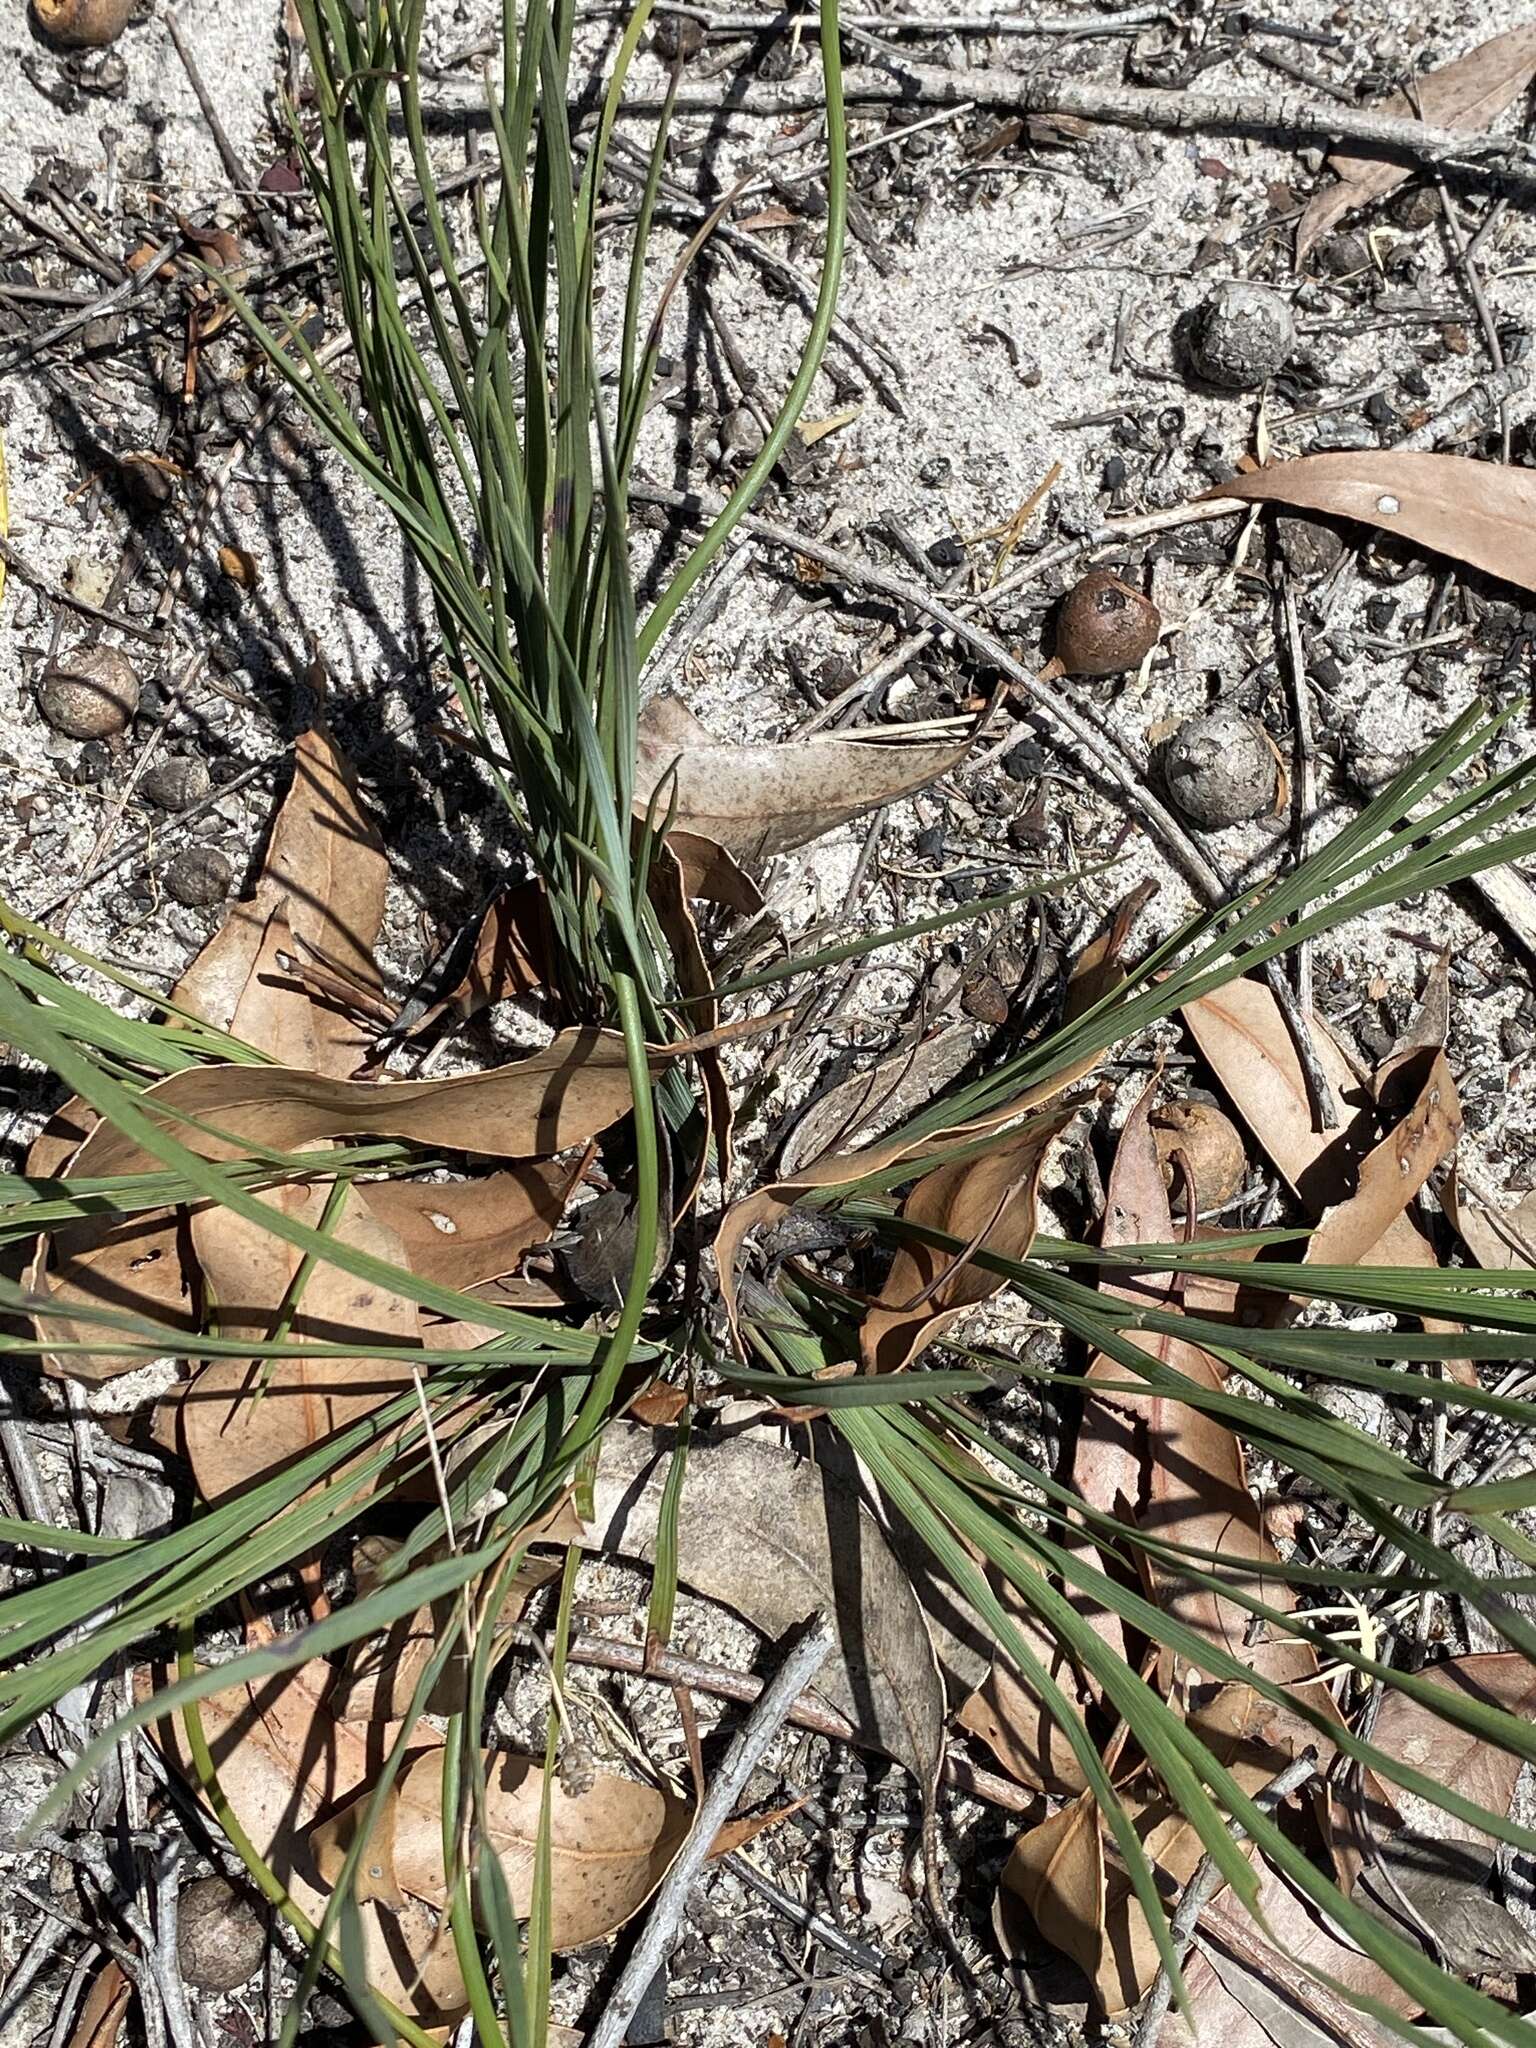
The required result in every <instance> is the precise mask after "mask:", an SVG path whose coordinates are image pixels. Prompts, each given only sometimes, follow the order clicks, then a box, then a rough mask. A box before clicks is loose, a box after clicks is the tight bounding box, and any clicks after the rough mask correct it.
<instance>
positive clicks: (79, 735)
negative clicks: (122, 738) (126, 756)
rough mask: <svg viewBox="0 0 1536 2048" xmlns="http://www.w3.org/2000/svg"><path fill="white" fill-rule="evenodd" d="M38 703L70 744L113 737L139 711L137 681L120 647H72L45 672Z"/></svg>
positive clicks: (38, 689) (40, 684)
mask: <svg viewBox="0 0 1536 2048" xmlns="http://www.w3.org/2000/svg"><path fill="white" fill-rule="evenodd" d="M37 705H38V709H39V710H40V711H41V712H42V714H43V716H44V718H46V719H47V721H48V723H49V724H50V725H51V726H52V727H53V729H54V731H55V732H62V733H65V734H67V735H68V737H69V738H70V739H72V740H110V739H115V738H116V737H117V735H118V734H119V733H120V732H122V731H124V730H125V729H126V727H127V724H128V721H129V719H130V718H132V716H133V714H134V713H135V711H137V710H138V708H139V679H138V676H137V675H136V674H135V672H134V668H133V664H132V663H131V662H130V661H129V659H128V657H127V655H126V654H124V653H123V652H122V650H121V649H120V648H117V647H73V648H70V649H69V650H68V652H67V653H64V654H61V655H60V656H59V657H58V659H57V660H56V661H54V662H50V664H49V665H48V667H47V668H46V669H45V670H44V671H43V676H42V680H41V681H40V682H39V684H38V686H37Z"/></svg>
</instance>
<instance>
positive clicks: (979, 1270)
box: [859, 1108, 1077, 1372]
mask: <svg viewBox="0 0 1536 2048" xmlns="http://www.w3.org/2000/svg"><path fill="white" fill-rule="evenodd" d="M1076 1114H1077V1111H1076V1109H1075V1108H1070V1109H1053V1110H1047V1111H1046V1112H1045V1113H1044V1114H1043V1115H1041V1116H1035V1117H1030V1118H1028V1119H1027V1120H1026V1121H1025V1122H1024V1123H1022V1124H1018V1125H1016V1126H1015V1127H1014V1128H1013V1129H1011V1130H1009V1131H1007V1132H1005V1133H1004V1134H1003V1135H1002V1136H1001V1137H999V1138H997V1139H995V1140H993V1141H992V1143H991V1144H989V1145H988V1147H987V1149H986V1150H985V1151H984V1152H982V1153H980V1154H979V1155H973V1156H972V1157H970V1158H968V1159H959V1160H954V1161H952V1162H951V1163H949V1164H948V1165H944V1166H938V1167H935V1168H934V1170H933V1171H932V1172H931V1173H926V1174H924V1176H923V1178H922V1179H921V1180H920V1181H919V1182H918V1183H917V1185H916V1187H914V1188H913V1189H912V1191H911V1193H910V1194H909V1195H908V1196H907V1197H906V1199H905V1200H904V1201H903V1203H902V1205H901V1215H902V1219H903V1221H905V1222H908V1223H912V1224H915V1225H918V1226H920V1227H921V1228H923V1229H927V1230H937V1231H943V1232H944V1233H945V1234H946V1235H947V1236H950V1237H957V1238H959V1239H960V1241H961V1243H962V1245H963V1246H964V1247H965V1249H964V1250H963V1251H961V1252H958V1253H955V1252H948V1251H939V1250H938V1249H937V1248H936V1247H934V1246H933V1245H928V1244H920V1243H916V1242H903V1243H902V1244H901V1245H899V1246H898V1248H897V1252H896V1256H895V1258H894V1259H893V1260H892V1262H891V1269H890V1272H889V1273H888V1274H887V1275H886V1278H885V1283H884V1285H883V1286H882V1287H881V1289H880V1293H879V1297H878V1298H877V1300H876V1301H875V1302H874V1303H872V1305H871V1306H870V1308H869V1309H868V1310H867V1312H866V1313H865V1317H864V1321H863V1324H862V1326H861V1328H860V1330H859V1356H860V1361H861V1363H862V1366H863V1369H864V1371H865V1372H903V1371H905V1370H906V1368H907V1367H908V1366H909V1365H912V1364H913V1363H914V1362H915V1361H916V1360H917V1359H918V1358H919V1357H921V1355H922V1353H923V1352H924V1351H925V1350H926V1349H927V1347H928V1346H929V1345H930V1344H932V1343H934V1342H935V1341H936V1340H937V1339H938V1338H939V1337H941V1336H942V1335H943V1333H944V1331H945V1330H946V1329H947V1328H948V1327H949V1325H950V1324H951V1323H953V1322H954V1321H955V1319H956V1317H958V1316H961V1315H963V1314H964V1313H965V1311H966V1310H967V1309H969V1308H975V1307H976V1306H977V1305H978V1304H979V1303H981V1302H984V1301H990V1300H991V1298H992V1297H993V1296H994V1295H995V1294H998V1293H1000V1292H1001V1291H1002V1289H1003V1288H1004V1287H1005V1286H1006V1285H1007V1282H1006V1281H1005V1280H1004V1279H1003V1277H1002V1276H1001V1275H1000V1274H998V1273H993V1272H989V1271H987V1270H986V1268H984V1267H982V1266H979V1265H978V1264H977V1263H976V1256H975V1255H976V1253H978V1252H991V1253H994V1254H996V1255H997V1256H999V1257H1001V1258H1009V1259H1022V1258H1025V1257H1027V1256H1028V1253H1029V1248H1030V1246H1031V1245H1032V1244H1033V1243H1034V1238H1035V1216H1036V1195H1037V1191H1038V1188H1039V1183H1040V1173H1041V1169H1042V1168H1043V1167H1044V1165H1045V1158H1046V1154H1047V1152H1048V1151H1049V1149H1050V1145H1051V1141H1052V1140H1053V1139H1054V1138H1056V1137H1058V1136H1059V1135H1060V1133H1061V1132H1062V1131H1063V1130H1064V1129H1065V1128H1066V1126H1067V1125H1068V1124H1069V1123H1070V1122H1071V1121H1072V1119H1073V1117H1074V1116H1075V1115H1076Z"/></svg>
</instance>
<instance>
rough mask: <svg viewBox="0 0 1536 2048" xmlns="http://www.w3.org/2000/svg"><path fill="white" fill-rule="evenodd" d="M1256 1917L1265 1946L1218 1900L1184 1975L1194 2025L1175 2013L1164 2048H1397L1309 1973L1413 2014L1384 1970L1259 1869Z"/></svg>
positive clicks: (1248, 1921)
mask: <svg viewBox="0 0 1536 2048" xmlns="http://www.w3.org/2000/svg"><path fill="white" fill-rule="evenodd" d="M1259 1911H1260V1912H1261V1913H1262V1914H1263V1916H1264V1917H1263V1926H1264V1928H1265V1929H1267V1930H1268V1933H1269V1935H1270V1937H1271V1938H1270V1939H1268V1940H1266V1939H1265V1936H1264V1933H1263V1932H1261V1930H1260V1924H1259V1922H1258V1921H1257V1920H1256V1919H1254V1918H1253V1917H1251V1916H1250V1914H1249V1912H1248V1909H1247V1908H1246V1907H1244V1906H1240V1905H1236V1904H1233V1903H1230V1902H1228V1901H1222V1900H1218V1901H1216V1902H1215V1903H1214V1904H1212V1905H1211V1906H1210V1907H1209V1908H1208V1909H1207V1910H1206V1911H1205V1912H1204V1913H1202V1915H1201V1925H1202V1932H1201V1936H1200V1940H1199V1944H1198V1948H1197V1951H1196V1952H1195V1953H1194V1954H1192V1955H1191V1956H1190V1958H1189V1963H1188V1967H1187V1970H1186V1982H1187V1984H1188V1987H1189V1992H1190V2007H1191V2022H1192V2024H1190V2025H1187V2024H1186V2023H1185V2022H1184V2020H1182V2019H1181V2018H1180V2016H1179V2015H1178V2014H1177V2013H1176V2012H1171V2013H1169V2014H1168V2016H1167V2018H1166V2019H1165V2020H1164V2022H1163V2029H1162V2033H1161V2035H1160V2036H1159V2042H1158V2048H1210V2044H1211V2043H1212V2042H1215V2043H1218V2044H1219V2048H1392V2044H1395V2043H1396V2041H1397V2039H1398V2036H1397V2035H1395V2034H1389V2033H1388V2032H1387V2031H1386V2029H1385V2028H1384V2027H1380V2026H1377V2025H1376V2024H1375V2023H1374V2022H1373V2021H1371V2020H1369V2019H1367V2018H1366V2016H1365V2014H1364V2013H1362V2012H1360V2011H1359V2010H1358V2009H1357V2008H1356V2007H1355V2006H1353V2005H1350V2004H1348V2003H1347V2002H1346V2001H1345V2000H1344V1999H1343V1998H1342V1997H1337V1996H1334V1995H1332V1994H1330V1993H1329V1992H1327V1990H1326V1989H1325V1988H1323V1987H1320V1986H1319V1985H1318V1984H1317V1983H1316V1982H1315V1980H1314V1979H1313V1978H1312V1977H1310V1976H1309V1975H1308V1973H1307V1968H1306V1965H1307V1964H1310V1965H1311V1966H1312V1968H1313V1969H1315V1970H1317V1971H1318V1972H1320V1973H1321V1974H1323V1975H1325V1976H1327V1977H1328V1978H1330V1979H1331V1980H1332V1982H1333V1983H1335V1984H1338V1985H1341V1986H1347V1987H1348V1988H1350V1989H1352V1990H1354V1991H1357V1992H1360V1993H1362V1994H1363V1995H1364V1996H1366V1997H1369V1998H1376V1999H1379V2000H1380V2001H1381V2003H1383V2004H1384V2005H1388V2006H1391V2007H1392V2008H1393V2009H1394V2010H1396V2011H1400V2012H1403V2013H1404V2015H1405V2017H1406V2016H1411V2014H1412V2013H1413V2012H1414V2011H1415V2010H1416V2008H1415V2007H1414V2006H1413V2004H1412V2002H1411V2001H1410V2000H1406V1999H1405V1998H1404V1996H1403V1994H1402V1992H1400V1991H1399V1990H1398V1989H1397V1987H1396V1985H1394V1984H1393V1982H1392V1980H1391V1978H1390V1977H1388V1976H1387V1974H1386V1972H1385V1971H1384V1970H1383V1969H1382V1968H1381V1967H1380V1965H1379V1964H1377V1963H1373V1962H1372V1961H1371V1959H1370V1958H1369V1957H1368V1956H1365V1955H1362V1954H1361V1952H1360V1951H1359V1949H1357V1948H1352V1947H1350V1946H1349V1945H1347V1944H1346V1943H1345V1942H1343V1941H1339V1940H1337V1939H1335V1937H1334V1936H1333V1935H1332V1934H1331V1933H1330V1932H1329V1930H1328V1929H1327V1928H1326V1927H1325V1926H1324V1925H1323V1923H1322V1921H1321V1920H1318V1919H1316V1918H1315V1917H1314V1916H1313V1915H1312V1913H1311V1911H1310V1910H1309V1908H1308V1907H1307V1906H1306V1905H1305V1904H1304V1903H1303V1902H1302V1900H1301V1899H1300V1898H1298V1897H1297V1895H1296V1893H1295V1892H1293V1891H1292V1890H1291V1889H1290V1887H1289V1886H1288V1885H1286V1884H1285V1882H1284V1881H1283V1880H1282V1879H1281V1878H1278V1877H1276V1875H1275V1874H1274V1872H1273V1871H1271V1870H1269V1869H1267V1868H1262V1867H1261V1869H1260V1872H1259Z"/></svg>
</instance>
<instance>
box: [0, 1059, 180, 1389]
mask: <svg viewBox="0 0 1536 2048" xmlns="http://www.w3.org/2000/svg"><path fill="white" fill-rule="evenodd" d="M99 1121H100V1119H99V1117H98V1116H97V1114H96V1111H95V1110H94V1109H92V1108H91V1106H90V1104H89V1103H86V1102H82V1101H81V1100H80V1098H79V1096H72V1097H71V1098H70V1100H69V1101H68V1102H66V1103H65V1104H64V1105H63V1106H62V1108H60V1109H56V1110H55V1111H54V1113H53V1115H52V1116H51V1117H50V1118H49V1119H48V1121H47V1123H46V1124H45V1125H44V1126H43V1128H42V1130H41V1131H39V1133H38V1134H37V1136H36V1137H35V1138H34V1139H33V1141H32V1144H31V1146H30V1148H29V1149H28V1152H27V1172H28V1174H29V1175H30V1176H31V1177H32V1178H33V1179H35V1180H53V1179H63V1178H66V1177H67V1176H68V1173H69V1169H70V1165H71V1163H72V1161H73V1159H74V1156H75V1154H76V1153H77V1152H78V1151H79V1149H80V1147H81V1146H82V1145H83V1144H84V1143H85V1140H86V1138H87V1137H88V1136H89V1135H90V1133H91V1132H92V1131H93V1130H95V1128H96V1126H97V1124H98V1123H99ZM185 1234H186V1233H185V1227H184V1225H183V1222H182V1219H181V1217H180V1216H179V1215H178V1214H177V1213H176V1212H175V1211H174V1210H170V1209H153V1210H144V1211H141V1212H140V1213H139V1214H138V1215H135V1216H127V1217H107V1216H102V1217H90V1218H82V1219H81V1220H80V1221H78V1222H76V1223H69V1224H66V1225H64V1226H63V1227H62V1228H61V1229H58V1230H55V1231H52V1232H45V1233H44V1234H43V1235H41V1236H40V1237H39V1238H38V1239H37V1242H36V1244H35V1246H34V1247H33V1251H32V1256H31V1258H30V1260H29V1261H28V1268H27V1275H26V1279H27V1285H28V1286H29V1287H30V1288H31V1290H32V1291H33V1293H34V1294H36V1295H38V1296H43V1295H46V1296H47V1297H48V1299H49V1301H50V1304H51V1305H52V1306H51V1309H50V1313H49V1315H48V1316H47V1317H46V1318H45V1319H44V1318H38V1319H35V1320H34V1325H33V1327H34V1328H35V1330H36V1332H37V1336H38V1339H39V1341H40V1342H41V1343H45V1344H46V1343H49V1342H50V1341H51V1342H55V1343H59V1344H83V1345H86V1346H91V1345H95V1344H99V1343H100V1342H101V1341H102V1331H101V1328H100V1326H99V1325H98V1324H95V1323H88V1322H83V1321H82V1322H78V1323H77V1322H75V1321H73V1320H71V1319H70V1317H69V1315H68V1313H67V1311H68V1308H69V1306H70V1304H71V1303H79V1304H81V1305H82V1306H85V1307H91V1308H111V1309H116V1310H118V1311H120V1312H123V1313H126V1314H129V1315H137V1316H144V1317H147V1318H149V1319H151V1320H153V1321H154V1322H157V1323H163V1324H165V1325H167V1326H168V1327H169V1328H171V1329H175V1330H192V1329H195V1328H196V1327H197V1319H196V1316H195V1315H194V1313H193V1295H192V1284H193V1280H194V1277H195V1276H194V1274H193V1272H192V1269H191V1267H190V1265H189V1262H188V1260H187V1258H186V1256H185V1246H184V1239H185ZM55 1310H57V1311H63V1313H55V1312H54V1311H55ZM144 1362H145V1354H144V1353H143V1352H131V1351H97V1350H92V1349H87V1350H84V1351H80V1352H69V1353H65V1352H57V1353H55V1352H45V1353H44V1354H43V1364H44V1366H45V1367H46V1368H47V1370H48V1371H49V1372H53V1373H58V1374H60V1375H62V1376H63V1377H65V1378H70V1379H79V1380H86V1381H88V1382H90V1383H91V1384H93V1385H94V1384H97V1383H99V1382H100V1381H103V1380H109V1379H113V1378H115V1377H116V1375H117V1374H119V1373H124V1372H132V1371H133V1370H134V1369H135V1367H137V1366H140V1365H143V1364H144Z"/></svg>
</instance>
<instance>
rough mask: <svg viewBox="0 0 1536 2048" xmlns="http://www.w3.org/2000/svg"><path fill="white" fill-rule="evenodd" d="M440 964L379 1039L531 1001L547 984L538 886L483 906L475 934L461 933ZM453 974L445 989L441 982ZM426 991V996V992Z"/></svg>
mask: <svg viewBox="0 0 1536 2048" xmlns="http://www.w3.org/2000/svg"><path fill="white" fill-rule="evenodd" d="M461 939H462V944H461V943H460V940H455V941H454V942H453V943H452V944H451V945H450V947H449V948H448V954H447V956H446V957H445V958H444V959H440V960H438V961H435V962H434V963H433V965H432V967H431V968H430V969H429V971H428V974H427V976H426V977H425V981H424V983H423V984H418V989H417V992H416V994H414V995H413V996H411V997H409V998H407V1000H406V1002H405V1004H404V1005H403V1006H402V1008H401V1010H400V1013H399V1015H398V1016H397V1017H396V1018H395V1020H394V1022H393V1023H392V1024H391V1025H390V1027H389V1029H388V1030H387V1031H386V1032H385V1033H384V1034H383V1036H384V1038H385V1039H386V1040H404V1039H410V1038H419V1037H420V1036H421V1034H422V1032H424V1031H426V1030H428V1029H430V1027H431V1026H432V1025H433V1024H435V1023H436V1022H437V1021H438V1019H439V1018H440V1017H443V1016H446V1015H452V1016H454V1017H456V1018H458V1019H459V1020H460V1022H463V1021H464V1019H466V1018H468V1017H473V1016H475V1015H476V1014H477V1013H478V1012H479V1011H481V1010H486V1009H489V1008H490V1007H491V1005H492V1004H493V1003H504V1002H508V1001H510V1000H512V999H513V998H515V997H519V996H530V995H533V994H535V993H536V992H537V991H538V990H539V989H542V988H544V987H545V986H547V984H548V982H549V979H550V973H551V968H550V934H549V916H548V912H547V910H546V907H545V900H544V890H543V886H542V884H541V883H538V882H519V883H516V884H515V885H514V886H513V887H512V888H509V889H503V890H502V891H501V893H500V894H499V895H498V896H496V897H495V898H493V900H492V901H491V903H490V904H489V905H488V906H487V908H486V911H485V914H484V916H483V917H482V918H481V920H480V923H479V927H478V929H476V930H472V931H466V932H465V933H463V934H461ZM449 974H452V975H453V976H454V979H453V981H452V983H451V985H450V986H449V987H448V988H446V989H445V988H443V987H442V983H443V981H444V980H445V979H447V977H448V975H449ZM429 991H430V993H429Z"/></svg>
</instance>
